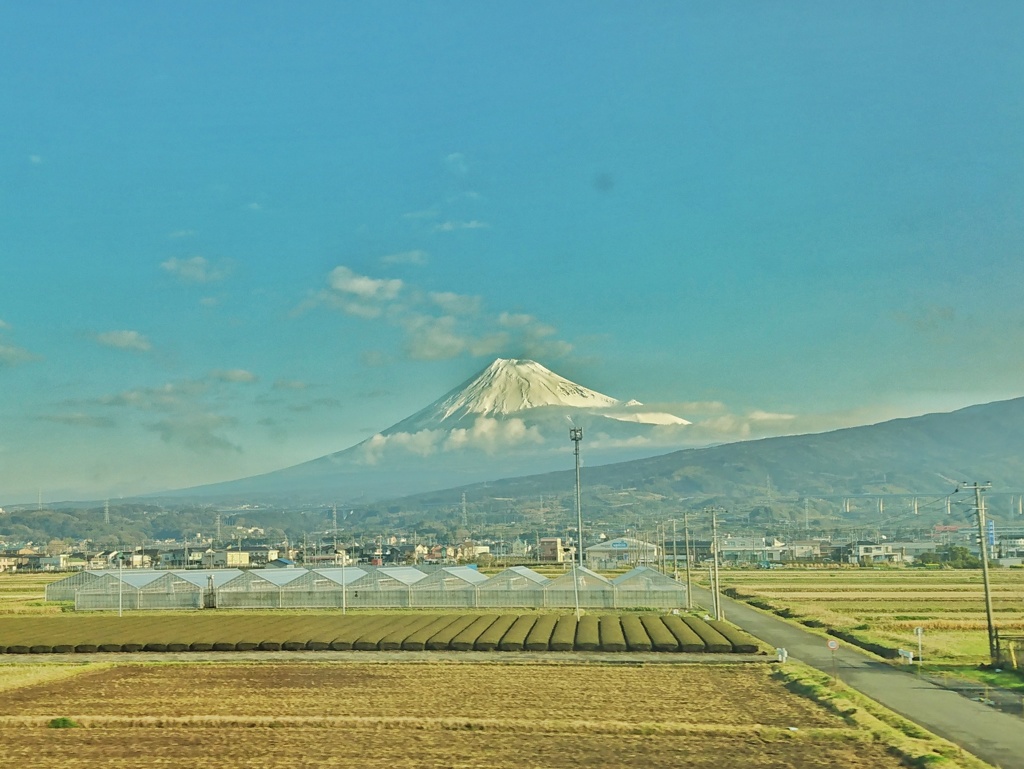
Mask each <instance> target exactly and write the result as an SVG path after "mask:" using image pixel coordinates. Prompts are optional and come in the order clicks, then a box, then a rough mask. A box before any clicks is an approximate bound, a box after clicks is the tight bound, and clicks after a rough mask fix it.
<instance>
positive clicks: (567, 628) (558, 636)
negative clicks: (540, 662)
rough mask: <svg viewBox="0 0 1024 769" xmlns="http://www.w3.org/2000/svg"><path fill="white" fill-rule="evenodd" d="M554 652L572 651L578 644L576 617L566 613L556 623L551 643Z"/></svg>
mask: <svg viewBox="0 0 1024 769" xmlns="http://www.w3.org/2000/svg"><path fill="white" fill-rule="evenodd" d="M549 645H550V648H551V651H553V652H571V651H572V650H573V649H574V648H575V646H576V617H575V616H574V615H572V614H564V615H562V616H561V617H559V618H558V622H556V623H555V629H554V630H552V631H551V641H550V643H549Z"/></svg>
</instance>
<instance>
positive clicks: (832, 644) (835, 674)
mask: <svg viewBox="0 0 1024 769" xmlns="http://www.w3.org/2000/svg"><path fill="white" fill-rule="evenodd" d="M838 648H839V641H837V640H836V639H834V638H830V639H828V650H829V651H830V652H832V678H833V679H834V680H836V681H838V680H839V669H838V668H837V667H836V650H837V649H838Z"/></svg>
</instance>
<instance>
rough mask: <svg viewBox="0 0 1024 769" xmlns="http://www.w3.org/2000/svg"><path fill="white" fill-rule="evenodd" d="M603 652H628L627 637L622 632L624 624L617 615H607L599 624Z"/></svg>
mask: <svg viewBox="0 0 1024 769" xmlns="http://www.w3.org/2000/svg"><path fill="white" fill-rule="evenodd" d="M599 632H600V637H601V651H606V652H624V651H626V636H625V635H624V634H623V632H622V623H621V622H620V621H619V617H618V615H616V614H606V615H604V616H603V617H601V620H600V623H599Z"/></svg>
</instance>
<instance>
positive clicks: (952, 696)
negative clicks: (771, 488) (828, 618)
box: [693, 586, 1024, 769]
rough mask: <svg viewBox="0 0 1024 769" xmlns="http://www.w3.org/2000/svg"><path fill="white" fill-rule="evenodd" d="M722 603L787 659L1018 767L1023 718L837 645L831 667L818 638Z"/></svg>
mask: <svg viewBox="0 0 1024 769" xmlns="http://www.w3.org/2000/svg"><path fill="white" fill-rule="evenodd" d="M693 594H694V598H696V599H697V601H699V602H700V603H701V604H702V605H704V606H710V605H711V593H710V592H709V591H708V590H705V589H704V588H700V587H697V586H694V590H693ZM722 602H723V606H724V608H725V613H726V618H727V619H729V620H730V621H731V622H733V623H735V624H737V625H739V626H740V627H741V628H743V629H744V630H746V631H747V632H748V633H750V634H752V635H755V636H757V637H758V638H760V639H761V640H763V641H765V642H766V643H769V644H771V645H772V646H775V647H783V648H785V649H786V650H787V651H788V652H789V656H790V657H792V658H793V659H796V660H799V661H800V662H803V663H805V664H807V665H810V666H811V667H814V668H817V669H818V670H820V671H822V672H824V673H828V674H829V675H832V674H833V670H834V671H835V673H837V674H838V676H839V678H840V680H842V681H843V682H844V683H846V684H848V685H849V686H852V687H853V688H854V689H857V690H858V691H860V692H863V693H864V694H866V695H867V696H868V697H871V699H873V700H875V701H877V702H880V703H881V704H883V705H884V706H885V707H887V708H889V709H890V710H894V711H896V712H897V713H899V714H900V715H902V716H904V717H906V718H909V719H910V720H911V721H914V722H915V723H918V724H920V725H921V726H923V727H924V728H926V729H928V730H930V731H932V732H934V733H935V734H937V735H939V736H940V737H945V738H946V739H947V740H950V741H951V742H954V743H956V744H957V745H960V746H961V747H963V748H964V749H965V750H967V751H969V752H971V753H973V754H974V755H976V756H978V758H981V759H982V760H983V761H987V762H988V763H990V764H992V765H994V766H998V767H1001V768H1002V769H1024V719H1021V718H1016V717H1014V716H1011V715H1008V714H1006V713H1002V712H1000V711H998V710H996V709H995V708H992V707H990V706H988V705H984V704H982V703H980V702H973V701H971V700H969V699H966V698H964V697H961V696H960V695H959V694H956V693H955V692H953V691H950V690H948V689H945V688H943V687H940V686H935V685H934V684H931V683H929V682H928V681H926V680H922V679H920V678H918V677H917V676H915V675H913V674H912V673H908V672H904V671H902V670H900V669H899V668H896V667H893V666H892V665H889V664H887V663H884V662H881V661H878V660H877V659H875V658H873V657H871V656H869V655H867V654H865V653H862V652H861V651H860V650H859V649H853V648H852V647H850V646H849V645H848V644H844V643H842V642H840V648H839V649H838V651H836V652H835V658H834V663H833V655H832V652H831V651H830V650H829V649H828V647H827V646H826V639H824V638H822V637H821V636H819V635H815V634H814V633H810V632H808V631H806V630H803V629H801V628H799V627H796V626H795V625H792V624H790V623H788V622H786V621H785V620H782V619H779V618H778V617H773V616H771V615H769V614H766V613H764V612H760V611H758V610H757V609H754V608H752V607H750V606H747V605H746V604H743V603H740V602H738V601H734V600H732V599H730V598H726V597H724V596H723V597H722Z"/></svg>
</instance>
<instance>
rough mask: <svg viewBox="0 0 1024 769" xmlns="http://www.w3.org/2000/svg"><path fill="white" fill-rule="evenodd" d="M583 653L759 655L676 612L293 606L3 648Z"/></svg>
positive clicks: (739, 637) (84, 621)
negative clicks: (335, 610) (287, 610)
mask: <svg viewBox="0 0 1024 769" xmlns="http://www.w3.org/2000/svg"><path fill="white" fill-rule="evenodd" d="M353 649H354V650H358V651H399V650H404V651H506V652H514V651H531V652H541V651H554V652H559V651H584V652H626V651H629V652H652V651H654V652H689V653H698V652H708V653H716V654H726V653H741V654H753V653H756V652H757V651H758V649H759V646H758V642H757V640H756V639H754V638H753V637H752V636H750V635H748V634H747V633H744V632H743V631H741V630H738V629H737V628H735V627H733V626H732V625H729V624H727V623H725V622H716V621H714V620H703V619H700V618H698V617H691V616H682V615H676V614H667V615H657V614H636V613H625V614H605V615H590V614H588V615H584V616H582V617H580V619H579V620H577V619H576V616H575V614H418V613H416V614H349V615H336V614H313V615H303V614H290V615H275V614H270V615H257V616H252V615H250V616H245V615H223V616H217V617H211V616H209V615H203V616H193V615H186V616H183V615H181V614H178V615H174V616H159V615H157V616H152V615H150V616H137V615H133V616H129V617H114V616H101V617H97V616H86V617H83V616H75V615H60V616H55V617H12V618H9V619H5V620H4V623H3V627H2V629H0V653H7V654H51V653H57V654H69V653H75V652H77V653H95V652H140V651H148V652H185V651H204V652H205V651H225V652H228V651H281V650H284V651H303V650H308V651H325V650H332V651H347V650H353Z"/></svg>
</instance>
